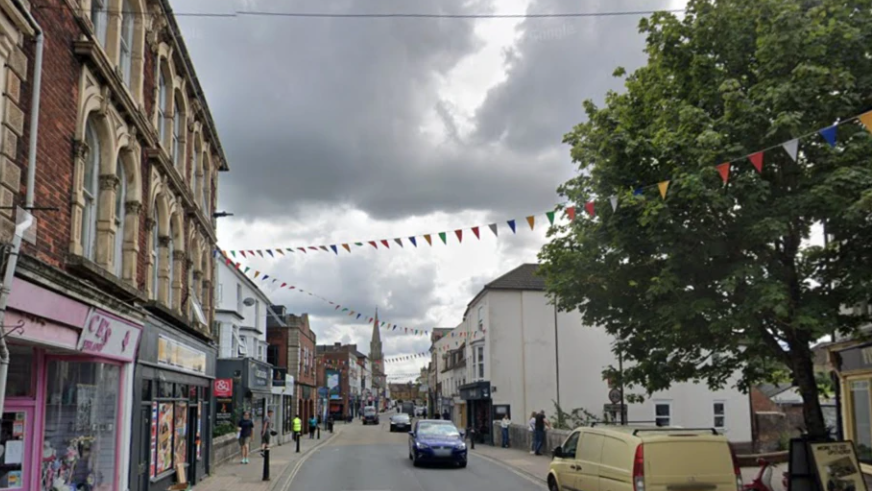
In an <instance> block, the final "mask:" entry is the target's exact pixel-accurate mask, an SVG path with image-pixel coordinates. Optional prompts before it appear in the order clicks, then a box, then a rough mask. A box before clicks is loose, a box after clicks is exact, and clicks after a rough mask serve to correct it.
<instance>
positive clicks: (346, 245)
mask: <svg viewBox="0 0 872 491" xmlns="http://www.w3.org/2000/svg"><path fill="white" fill-rule="evenodd" d="M342 247H343V248H345V250H346V251H348V252H351V247H348V244H342Z"/></svg>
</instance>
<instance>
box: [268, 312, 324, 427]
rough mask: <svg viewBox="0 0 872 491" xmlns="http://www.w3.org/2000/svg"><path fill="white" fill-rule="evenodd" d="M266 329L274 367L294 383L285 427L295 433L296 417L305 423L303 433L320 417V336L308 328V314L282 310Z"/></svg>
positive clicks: (285, 416)
mask: <svg viewBox="0 0 872 491" xmlns="http://www.w3.org/2000/svg"><path fill="white" fill-rule="evenodd" d="M272 309H273V312H274V313H275V315H274V316H270V318H269V322H268V325H267V340H268V342H269V350H270V352H271V353H273V354H272V355H271V356H272V357H273V359H274V360H275V361H274V362H273V365H275V366H276V367H277V368H278V369H280V370H284V371H286V372H287V374H288V375H289V376H290V377H291V378H293V380H294V385H295V387H294V399H293V401H287V402H286V404H288V402H289V403H290V404H289V405H288V406H286V407H285V408H284V411H283V414H284V420H283V421H282V426H283V428H284V429H286V430H287V432H290V431H292V429H293V427H292V422H293V418H294V416H296V415H299V416H300V419H301V420H303V430H304V431H307V430H308V428H309V420H310V419H311V418H312V416H315V417H316V418H317V417H318V416H320V414H319V413H318V390H317V384H316V382H317V380H316V369H315V346H316V345H317V336H316V335H315V333H314V332H313V331H312V328H311V326H310V325H309V314H303V315H294V314H291V313H289V312H288V311H287V309H286V308H285V307H283V306H278V305H275V306H273V307H272Z"/></svg>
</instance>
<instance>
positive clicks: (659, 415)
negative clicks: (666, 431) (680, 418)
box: [654, 402, 672, 426]
mask: <svg viewBox="0 0 872 491" xmlns="http://www.w3.org/2000/svg"><path fill="white" fill-rule="evenodd" d="M654 421H655V422H656V423H657V426H669V425H670V424H671V423H672V405H671V404H669V403H668V402H658V403H656V404H655V405H654Z"/></svg>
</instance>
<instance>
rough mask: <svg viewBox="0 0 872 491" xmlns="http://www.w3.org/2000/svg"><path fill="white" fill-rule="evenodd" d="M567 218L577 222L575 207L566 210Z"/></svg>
mask: <svg viewBox="0 0 872 491" xmlns="http://www.w3.org/2000/svg"><path fill="white" fill-rule="evenodd" d="M566 216H568V217H569V220H570V221H572V220H575V207H574V206H570V207H568V208H566Z"/></svg>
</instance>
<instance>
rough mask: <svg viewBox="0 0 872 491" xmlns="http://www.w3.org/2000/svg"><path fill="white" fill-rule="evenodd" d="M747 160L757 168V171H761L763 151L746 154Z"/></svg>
mask: <svg viewBox="0 0 872 491" xmlns="http://www.w3.org/2000/svg"><path fill="white" fill-rule="evenodd" d="M748 160H750V161H751V165H753V166H754V168H755V169H757V173H760V174H762V173H763V152H757V153H752V154H751V155H749V156H748Z"/></svg>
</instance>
